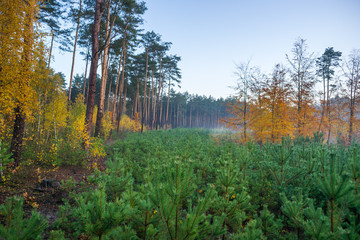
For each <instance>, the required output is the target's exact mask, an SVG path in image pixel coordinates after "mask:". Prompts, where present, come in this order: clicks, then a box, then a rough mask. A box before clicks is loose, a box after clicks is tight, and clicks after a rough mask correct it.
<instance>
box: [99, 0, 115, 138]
mask: <svg viewBox="0 0 360 240" xmlns="http://www.w3.org/2000/svg"><path fill="white" fill-rule="evenodd" d="M110 5H111V0H109V2H108V6H107V17H106V33H105V46H104V52H103V61H102V65H101V68H102V69H101V70H102V71H101V87H100V99H99V106H98V112H97V117H96V126H95V137H100V134H101V133H102V119H103V117H104V105H105V92H106V82H107V76H108V53H109V44H110V38H111V32H112V27H113V25H112V24H111V27H110ZM109 27H110V29H109Z"/></svg>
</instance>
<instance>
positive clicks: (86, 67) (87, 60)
mask: <svg viewBox="0 0 360 240" xmlns="http://www.w3.org/2000/svg"><path fill="white" fill-rule="evenodd" d="M89 52H90V44H89V45H88V51H87V54H86V65H85V75H84V86H83V96H84V98H86V97H85V90H86V75H87V69H88V63H89Z"/></svg>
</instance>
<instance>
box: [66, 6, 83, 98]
mask: <svg viewBox="0 0 360 240" xmlns="http://www.w3.org/2000/svg"><path fill="white" fill-rule="evenodd" d="M80 16H81V0H79V13H78V18H77V23H76V24H77V25H76V33H75V42H74V50H73V57H72V64H71V73H70V83H69V96H68V101H69V102H70V100H71V85H72V79H73V74H74V65H75V53H76V45H77V40H78V34H79V27H80Z"/></svg>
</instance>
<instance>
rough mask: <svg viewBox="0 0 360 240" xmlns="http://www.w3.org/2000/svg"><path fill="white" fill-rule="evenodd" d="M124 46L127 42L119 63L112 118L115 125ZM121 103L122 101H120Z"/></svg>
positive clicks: (122, 52)
mask: <svg viewBox="0 0 360 240" xmlns="http://www.w3.org/2000/svg"><path fill="white" fill-rule="evenodd" d="M124 45H125V40H124V42H123V48H122V50H121V56H120V61H119V69H118V72H117V76H116V86H115V96H114V102H113V109H112V112H113V113H112V117H111V123H114V119H115V115H116V103H117V99H120V97H119V96H118V95H121V94H120V93H118V92H119V82H120V75H121V65H122V62H121V61H122V59H123V54H124V51H125V50H124ZM119 101H120V100H119Z"/></svg>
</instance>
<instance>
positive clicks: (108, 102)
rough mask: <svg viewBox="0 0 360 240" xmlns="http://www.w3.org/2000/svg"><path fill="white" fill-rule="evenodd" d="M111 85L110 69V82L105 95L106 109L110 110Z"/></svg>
mask: <svg viewBox="0 0 360 240" xmlns="http://www.w3.org/2000/svg"><path fill="white" fill-rule="evenodd" d="M111 87H112V70H111V71H110V84H109V93H108V97H107V106H106V111H110V98H111Z"/></svg>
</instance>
